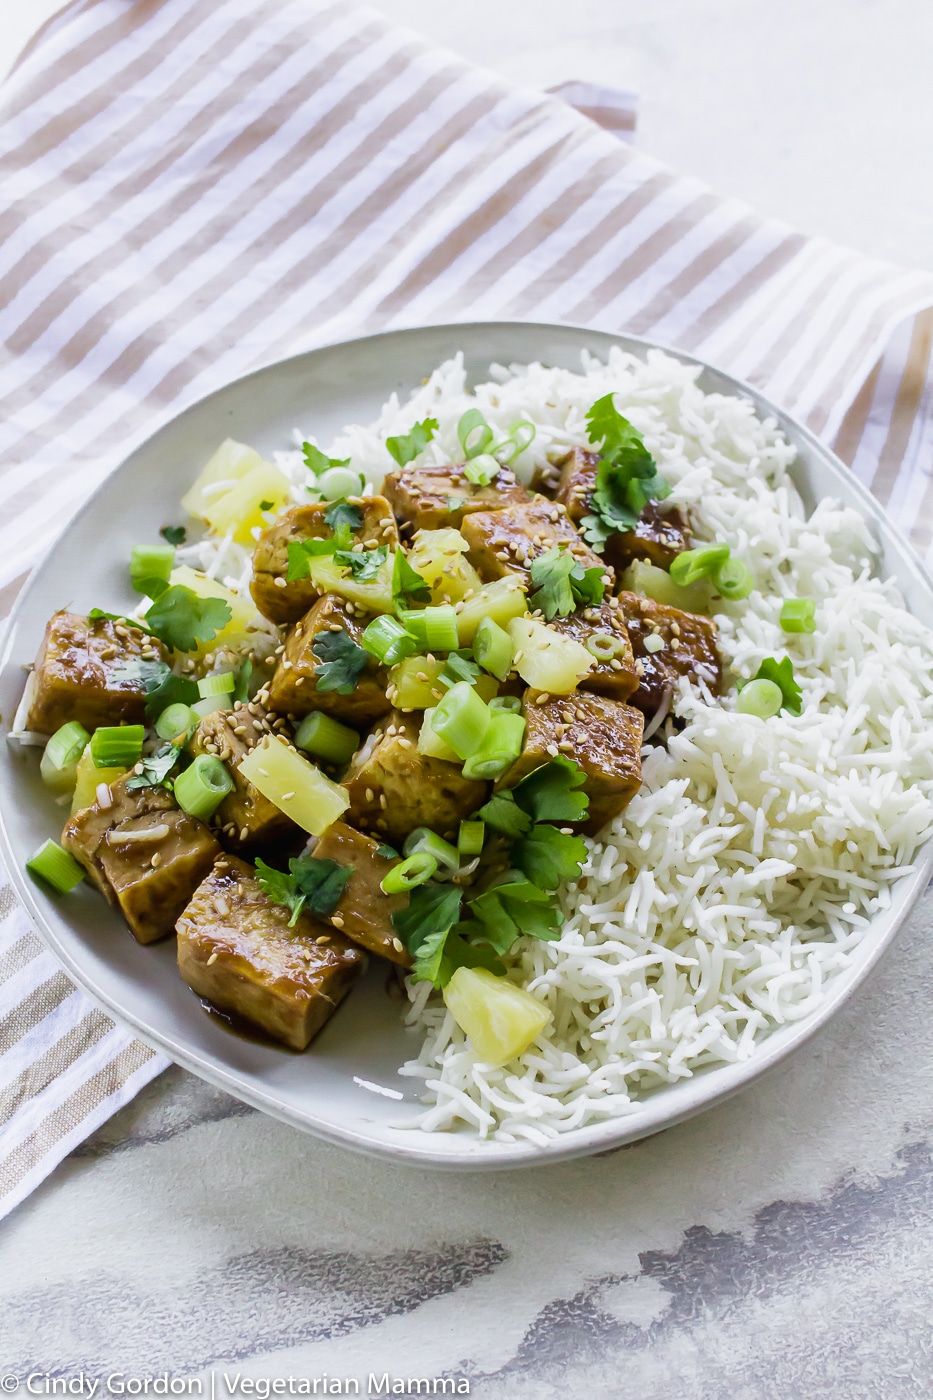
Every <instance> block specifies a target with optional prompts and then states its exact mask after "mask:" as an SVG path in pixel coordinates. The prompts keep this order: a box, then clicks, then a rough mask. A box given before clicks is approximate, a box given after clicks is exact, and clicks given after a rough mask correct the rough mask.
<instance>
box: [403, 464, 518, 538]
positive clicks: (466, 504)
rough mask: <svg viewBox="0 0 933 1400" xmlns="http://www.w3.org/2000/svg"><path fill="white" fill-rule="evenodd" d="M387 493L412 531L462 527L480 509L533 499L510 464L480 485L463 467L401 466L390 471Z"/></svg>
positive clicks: (500, 507) (491, 508)
mask: <svg viewBox="0 0 933 1400" xmlns="http://www.w3.org/2000/svg"><path fill="white" fill-rule="evenodd" d="M382 490H383V493H384V495H385V497H386V499H387V500H388V502H389V504H390V505H391V507H392V509H393V510H394V511H395V514H396V516H397V518H398V519H399V520H400V521H402V522H404V523H405V524H408V525H410V526H411V527H412V530H413V531H415V530H440V529H443V528H444V527H445V526H448V525H452V526H454V527H455V528H456V529H459V528H460V523H461V521H462V520H463V517H464V516H465V515H472V514H473V512H474V511H478V510H501V509H502V508H503V507H504V506H510V505H516V504H517V503H518V502H524V501H528V500H530V499H531V498H530V496H529V495H528V492H527V491H526V490H525V488H524V486H522V485H521V484H520V483H519V482H518V480H517V479H516V476H515V473H514V472H513V471H510V470H509V468H508V467H500V468H499V473H498V475H497V476H496V477H495V479H494V480H493V481H491V482H490V484H489V485H488V486H476V485H474V483H473V482H472V481H470V479H469V477H468V476H467V475H466V473H465V471H464V469H463V466H444V467H401V468H400V469H399V470H398V471H395V472H390V473H389V475H388V476H387V477H386V479H385V481H384V482H383V485H382Z"/></svg>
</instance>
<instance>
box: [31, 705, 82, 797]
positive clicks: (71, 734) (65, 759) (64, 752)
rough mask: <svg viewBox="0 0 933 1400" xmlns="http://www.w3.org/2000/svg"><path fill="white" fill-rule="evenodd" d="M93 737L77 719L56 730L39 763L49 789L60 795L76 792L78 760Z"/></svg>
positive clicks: (43, 778)
mask: <svg viewBox="0 0 933 1400" xmlns="http://www.w3.org/2000/svg"><path fill="white" fill-rule="evenodd" d="M90 739H91V736H90V734H89V733H88V732H87V730H86V729H85V727H84V725H83V724H79V723H78V721H77V720H76V719H73V720H69V722H68V723H67V724H63V725H62V727H61V729H56V731H55V733H54V734H53V735H52V737H51V739H50V740H49V742H48V743H47V744H46V746H45V752H44V753H43V755H42V758H41V761H40V763H39V773H40V776H41V778H42V781H43V782H44V783H45V785H46V787H47V788H51V790H52V791H53V792H57V793H59V794H62V793H67V792H74V786H75V781H76V779H77V768H78V759H79V758H80V757H81V755H82V754H83V753H84V750H85V749H86V748H87V746H88V744H89V743H90Z"/></svg>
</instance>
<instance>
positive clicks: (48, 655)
mask: <svg viewBox="0 0 933 1400" xmlns="http://www.w3.org/2000/svg"><path fill="white" fill-rule="evenodd" d="M165 659H166V655H165V649H164V648H163V646H162V644H161V642H159V641H158V640H157V638H155V637H150V636H149V634H148V633H146V632H143V631H142V630H141V629H140V628H138V627H131V626H129V625H127V624H125V623H122V622H111V621H110V620H109V619H108V618H98V619H96V620H95V621H91V620H90V619H89V618H86V617H81V616H80V615H79V614H78V613H70V612H57V613H56V614H55V616H54V617H52V618H51V619H50V621H49V623H48V625H47V627H46V629H45V636H44V638H43V640H42V646H41V648H40V650H39V655H38V656H37V657H36V664H35V669H34V671H33V680H32V684H33V686H34V687H35V690H34V695H33V699H32V704H31V705H30V708H29V715H28V717H27V720H26V728H27V729H33V730H35V731H36V733H37V734H54V733H55V731H56V729H59V728H60V727H61V726H62V725H63V724H67V722H68V721H69V720H72V719H76V720H78V721H79V723H81V724H83V725H84V727H85V729H89V730H93V729H96V728H97V727H98V726H99V725H108V724H119V723H120V722H121V721H122V720H126V722H127V723H129V724H141V723H142V722H143V721H144V720H145V718H146V691H145V689H144V688H143V685H142V682H141V681H140V680H139V679H135V678H134V677H133V675H132V671H133V666H132V664H131V663H133V662H136V663H138V662H140V661H146V660H149V661H164V660H165ZM124 668H127V670H128V671H129V673H130V674H128V675H122V674H121V671H122V670H123V669H124Z"/></svg>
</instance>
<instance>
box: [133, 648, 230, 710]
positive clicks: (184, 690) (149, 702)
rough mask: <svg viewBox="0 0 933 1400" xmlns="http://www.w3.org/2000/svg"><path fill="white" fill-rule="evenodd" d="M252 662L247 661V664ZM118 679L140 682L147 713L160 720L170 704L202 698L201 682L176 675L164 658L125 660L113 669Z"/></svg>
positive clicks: (190, 701) (193, 701) (188, 702)
mask: <svg viewBox="0 0 933 1400" xmlns="http://www.w3.org/2000/svg"><path fill="white" fill-rule="evenodd" d="M248 664H249V663H248V662H247V665H248ZM113 678H114V680H125V681H132V682H134V683H138V684H139V685H141V686H142V689H143V691H144V693H145V696H146V717H147V719H151V720H156V719H158V718H159V715H160V714H161V713H162V711H163V710H167V709H168V707H169V705H178V704H181V705H193V704H194V703H195V701H196V700H199V699H200V692H199V691H198V687H197V682H196V681H193V680H191V679H190V678H189V677H188V676H176V675H175V672H174V671H173V670H172V668H171V667H170V666H168V665H167V664H166V663H165V662H164V661H142V660H139V659H136V658H133V659H131V660H129V661H124V662H123V664H122V665H121V666H118V667H117V668H116V670H115V671H114V673H113Z"/></svg>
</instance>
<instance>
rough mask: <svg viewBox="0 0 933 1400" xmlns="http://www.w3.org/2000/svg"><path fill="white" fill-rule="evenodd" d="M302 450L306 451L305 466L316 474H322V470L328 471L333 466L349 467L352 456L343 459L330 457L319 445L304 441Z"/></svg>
mask: <svg viewBox="0 0 933 1400" xmlns="http://www.w3.org/2000/svg"><path fill="white" fill-rule="evenodd" d="M301 450H302V452H303V453H304V459H305V466H306V467H307V468H308V470H309V471H312V472H314V474H315V476H320V475H321V473H322V472H326V471H328V470H329V469H330V468H331V467H348V466H349V465H350V458H349V457H345V458H344V459H343V460H342V461H341V460H340V458H338V457H328V456H327V453H326V452H322V451H321V449H320V448H319V447H315V446H314V444H313V443H311V442H303V443H302V444H301Z"/></svg>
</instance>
